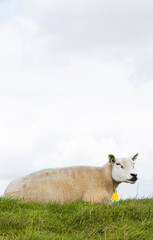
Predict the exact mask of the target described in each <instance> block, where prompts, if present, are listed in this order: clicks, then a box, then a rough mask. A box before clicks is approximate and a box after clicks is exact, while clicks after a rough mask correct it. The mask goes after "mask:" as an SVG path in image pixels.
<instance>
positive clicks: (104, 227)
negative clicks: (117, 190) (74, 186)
mask: <svg viewBox="0 0 153 240" xmlns="http://www.w3.org/2000/svg"><path fill="white" fill-rule="evenodd" d="M0 239H18V240H38V239H59V240H66V239H76V240H77V239H92V240H94V239H96V240H98V239H107V240H108V239H109V240H113V239H115V240H124V239H125V240H138V239H140V240H152V239H153V198H151V199H137V200H136V199H132V200H130V199H129V200H125V201H123V200H121V201H118V202H113V203H109V204H106V205H96V204H89V203H85V202H73V203H69V204H64V205H59V204H56V203H49V204H40V203H35V202H33V203H26V202H23V201H18V200H11V199H5V198H0Z"/></svg>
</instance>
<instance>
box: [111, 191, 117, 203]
mask: <svg viewBox="0 0 153 240" xmlns="http://www.w3.org/2000/svg"><path fill="white" fill-rule="evenodd" d="M111 199H112V200H113V201H116V200H117V199H118V195H117V192H113V194H112V196H111Z"/></svg>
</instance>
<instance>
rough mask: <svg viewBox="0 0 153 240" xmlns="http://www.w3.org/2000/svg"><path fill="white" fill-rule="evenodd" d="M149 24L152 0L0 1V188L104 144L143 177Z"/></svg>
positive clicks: (87, 155) (152, 130)
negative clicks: (128, 160) (129, 161)
mask: <svg viewBox="0 0 153 240" xmlns="http://www.w3.org/2000/svg"><path fill="white" fill-rule="evenodd" d="M152 29H153V1H152V0H124V1H123V0H116V1H113V0H107V1H106V0H94V1H92V0H73V1H70V0H43V1H40V0H22V1H19V0H0V164H1V167H0V186H1V189H0V193H1V192H2V190H3V189H4V188H5V187H6V183H8V181H10V180H11V179H13V178H15V177H19V176H21V175H25V174H28V173H30V172H33V171H37V170H39V169H43V168H49V167H51V168H52V167H64V166H73V165H95V166H101V165H103V164H104V163H105V162H106V161H107V155H108V154H110V153H112V154H114V155H115V156H117V157H122V156H132V155H134V154H135V153H137V152H138V153H139V158H138V160H137V164H136V168H137V171H138V174H139V179H140V181H143V183H144V182H145V181H146V183H147V184H148V183H150V184H152V183H153V174H152V171H153V110H152V109H153V107H152V106H153V30H152ZM150 186H151V185H150ZM145 188H146V186H145ZM150 189H151V188H150ZM137 191H138V186H137ZM152 192H153V191H152ZM146 194H151V192H149V191H148V193H146ZM129 195H130V194H129Z"/></svg>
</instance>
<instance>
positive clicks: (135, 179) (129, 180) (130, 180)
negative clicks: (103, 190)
mask: <svg viewBox="0 0 153 240" xmlns="http://www.w3.org/2000/svg"><path fill="white" fill-rule="evenodd" d="M127 180H128V182H130V183H135V182H136V181H137V180H138V178H137V177H132V178H130V179H127Z"/></svg>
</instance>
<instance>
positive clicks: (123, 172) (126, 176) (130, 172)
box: [108, 154, 138, 183]
mask: <svg viewBox="0 0 153 240" xmlns="http://www.w3.org/2000/svg"><path fill="white" fill-rule="evenodd" d="M137 156H138V154H136V155H134V156H133V157H129V158H115V157H114V155H109V156H108V158H109V162H110V163H111V164H112V178H113V180H115V181H116V182H118V183H121V182H126V183H135V182H136V181H137V174H136V172H135V169H134V161H135V159H136V158H137Z"/></svg>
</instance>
